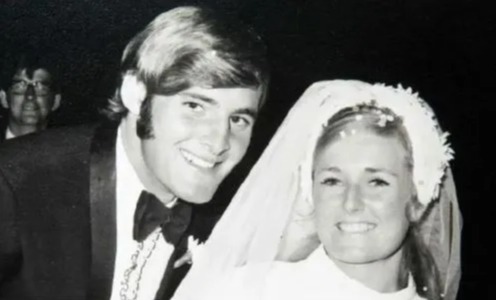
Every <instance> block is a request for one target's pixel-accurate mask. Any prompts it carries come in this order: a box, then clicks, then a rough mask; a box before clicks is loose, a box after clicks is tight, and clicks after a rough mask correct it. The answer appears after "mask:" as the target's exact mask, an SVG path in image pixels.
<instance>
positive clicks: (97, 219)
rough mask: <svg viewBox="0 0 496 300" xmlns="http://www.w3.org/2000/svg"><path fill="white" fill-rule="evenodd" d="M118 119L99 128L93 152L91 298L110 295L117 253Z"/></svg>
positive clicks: (105, 297)
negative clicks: (116, 145)
mask: <svg viewBox="0 0 496 300" xmlns="http://www.w3.org/2000/svg"><path fill="white" fill-rule="evenodd" d="M117 126H118V123H104V124H102V125H100V126H99V127H97V128H96V130H95V134H94V137H93V140H92V144H91V150H90V151H91V154H90V220H91V242H92V244H91V269H90V276H91V277H90V282H89V292H88V296H89V297H88V299H91V300H98V299H109V298H110V295H111V291H112V280H113V275H114V274H113V273H114V263H115V253H116V239H117V236H116V204H115V201H116V199H115V187H116V170H115V143H116V136H117Z"/></svg>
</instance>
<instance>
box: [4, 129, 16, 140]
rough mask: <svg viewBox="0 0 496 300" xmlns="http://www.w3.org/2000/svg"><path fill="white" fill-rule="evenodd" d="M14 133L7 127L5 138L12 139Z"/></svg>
mask: <svg viewBox="0 0 496 300" xmlns="http://www.w3.org/2000/svg"><path fill="white" fill-rule="evenodd" d="M15 137H16V135H15V134H14V133H13V132H12V131H11V130H10V127H7V130H6V131H5V139H6V140H8V139H13V138H15Z"/></svg>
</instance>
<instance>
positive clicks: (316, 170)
mask: <svg viewBox="0 0 496 300" xmlns="http://www.w3.org/2000/svg"><path fill="white" fill-rule="evenodd" d="M314 172H319V173H320V172H335V173H340V172H341V169H340V168H338V167H334V166H331V167H324V168H318V169H315V171H314Z"/></svg>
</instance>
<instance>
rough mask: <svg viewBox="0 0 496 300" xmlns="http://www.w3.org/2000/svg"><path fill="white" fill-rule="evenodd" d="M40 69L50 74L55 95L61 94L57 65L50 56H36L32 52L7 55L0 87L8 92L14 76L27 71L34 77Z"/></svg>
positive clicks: (51, 86) (29, 75) (2, 69)
mask: <svg viewBox="0 0 496 300" xmlns="http://www.w3.org/2000/svg"><path fill="white" fill-rule="evenodd" d="M38 69H44V70H46V71H47V72H48V73H49V74H50V77H51V83H50V88H51V89H52V91H53V92H54V93H60V82H59V70H58V66H57V64H56V63H55V62H54V61H53V59H51V58H50V57H49V56H48V55H43V54H34V53H32V52H30V51H25V52H19V53H15V54H7V55H5V57H4V63H3V66H2V68H1V78H0V87H1V88H2V89H4V90H8V89H9V88H10V86H11V85H12V78H13V77H14V74H15V73H17V72H18V71H20V70H26V73H27V75H28V77H32V76H33V73H34V72H35V71H36V70H38Z"/></svg>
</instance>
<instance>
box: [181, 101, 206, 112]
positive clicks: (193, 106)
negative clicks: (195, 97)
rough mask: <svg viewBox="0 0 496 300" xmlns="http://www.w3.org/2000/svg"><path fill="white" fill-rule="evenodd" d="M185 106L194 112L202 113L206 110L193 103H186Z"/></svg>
mask: <svg viewBox="0 0 496 300" xmlns="http://www.w3.org/2000/svg"><path fill="white" fill-rule="evenodd" d="M183 105H184V106H186V107H187V108H188V109H190V110H191V111H193V112H202V111H203V110H204V108H203V106H202V105H201V104H199V103H196V102H192V101H186V102H184V103H183Z"/></svg>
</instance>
